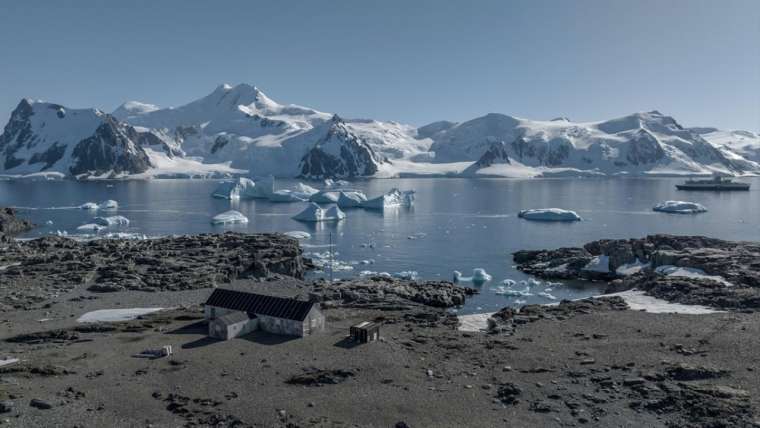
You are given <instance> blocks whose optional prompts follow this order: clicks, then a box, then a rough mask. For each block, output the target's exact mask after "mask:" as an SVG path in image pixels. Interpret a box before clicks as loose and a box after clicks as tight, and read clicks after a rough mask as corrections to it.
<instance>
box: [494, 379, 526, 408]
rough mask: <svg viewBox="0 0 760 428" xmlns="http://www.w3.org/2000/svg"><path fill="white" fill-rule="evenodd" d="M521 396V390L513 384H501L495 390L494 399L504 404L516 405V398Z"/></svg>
mask: <svg viewBox="0 0 760 428" xmlns="http://www.w3.org/2000/svg"><path fill="white" fill-rule="evenodd" d="M520 394H522V390H521V389H520V388H519V387H518V386H517V385H515V384H514V383H511V382H507V383H503V384H501V385H500V386H499V388H498V389H497V390H496V398H498V399H499V400H500V401H501V402H502V403H504V404H517V401H518V400H517V398H518V397H519V396H520Z"/></svg>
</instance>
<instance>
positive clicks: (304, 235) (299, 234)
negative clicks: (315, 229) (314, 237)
mask: <svg viewBox="0 0 760 428" xmlns="http://www.w3.org/2000/svg"><path fill="white" fill-rule="evenodd" d="M283 235H286V236H290V237H291V238H295V239H311V233H309V232H304V231H302V230H293V231H290V232H285V233H283Z"/></svg>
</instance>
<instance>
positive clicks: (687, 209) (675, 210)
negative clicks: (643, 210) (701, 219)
mask: <svg viewBox="0 0 760 428" xmlns="http://www.w3.org/2000/svg"><path fill="white" fill-rule="evenodd" d="M652 210H653V211H659V212H664V213H672V214H698V213H704V212H707V208H705V207H704V206H703V205H701V204H698V203H696V202H687V201H665V202H662V203H659V204H657V205H655V206H654V207H653V208H652Z"/></svg>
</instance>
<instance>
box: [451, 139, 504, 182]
mask: <svg viewBox="0 0 760 428" xmlns="http://www.w3.org/2000/svg"><path fill="white" fill-rule="evenodd" d="M508 151H509V149H508V146H507V143H505V142H503V141H498V142H494V143H491V146H490V147H489V148H488V150H486V152H485V153H483V156H481V157H480V159H478V160H477V161H476V162H475V163H473V164H472V165H470V166H468V167H467V169H465V170H464V172H463V174H464V175H472V174H476V173H477V172H478V171H480V170H481V169H483V168H488V167H489V166H492V165H496V164H510V163H512V162H511V161H510V160H509V153H508Z"/></svg>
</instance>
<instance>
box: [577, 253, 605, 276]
mask: <svg viewBox="0 0 760 428" xmlns="http://www.w3.org/2000/svg"><path fill="white" fill-rule="evenodd" d="M583 270H585V271H588V272H600V273H609V271H610V258H609V257H608V256H595V257H594V258H592V259H591V261H590V262H588V264H587V265H586V266H584V267H583Z"/></svg>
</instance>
